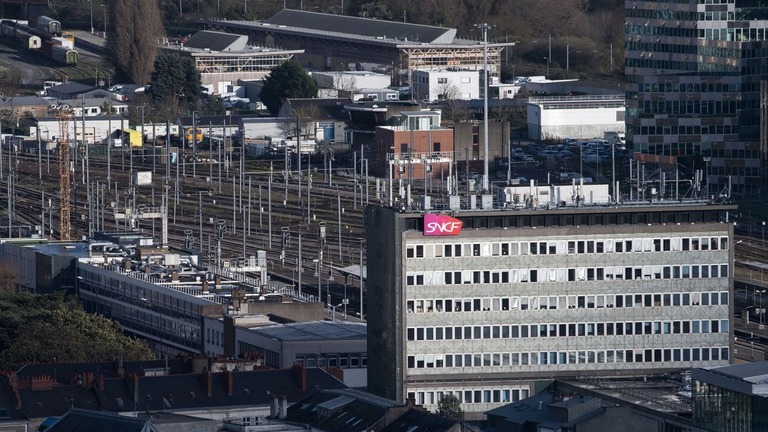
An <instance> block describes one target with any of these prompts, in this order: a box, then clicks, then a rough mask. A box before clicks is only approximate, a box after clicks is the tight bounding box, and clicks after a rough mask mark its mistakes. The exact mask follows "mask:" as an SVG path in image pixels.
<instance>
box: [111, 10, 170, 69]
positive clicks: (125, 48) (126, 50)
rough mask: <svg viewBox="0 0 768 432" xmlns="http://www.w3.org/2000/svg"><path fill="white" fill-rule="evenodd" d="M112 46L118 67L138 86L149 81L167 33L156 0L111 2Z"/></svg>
mask: <svg viewBox="0 0 768 432" xmlns="http://www.w3.org/2000/svg"><path fill="white" fill-rule="evenodd" d="M109 11H110V12H111V14H112V17H111V19H110V22H111V23H114V25H113V26H112V28H113V29H114V30H113V32H112V33H109V35H108V36H109V47H110V52H111V53H112V57H113V60H114V62H115V65H116V66H117V67H118V69H120V71H122V72H123V73H124V74H125V75H126V76H127V77H128V78H130V79H131V80H132V81H133V82H135V83H137V84H146V83H147V82H149V75H150V73H151V72H152V68H153V67H154V63H155V56H156V55H157V49H158V48H157V46H158V42H160V38H161V37H162V36H163V35H164V34H165V31H164V30H163V22H162V20H161V19H160V16H161V15H160V9H159V7H158V4H157V0H133V1H124V0H112V1H111V2H110V6H109Z"/></svg>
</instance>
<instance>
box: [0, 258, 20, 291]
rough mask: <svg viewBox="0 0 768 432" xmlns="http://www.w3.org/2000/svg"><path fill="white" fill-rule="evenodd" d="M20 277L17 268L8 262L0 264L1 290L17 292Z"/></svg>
mask: <svg viewBox="0 0 768 432" xmlns="http://www.w3.org/2000/svg"><path fill="white" fill-rule="evenodd" d="M18 277H19V274H18V272H17V271H16V269H15V268H13V267H12V266H10V265H8V264H5V263H4V264H0V292H4V293H15V292H16V281H17V279H18Z"/></svg>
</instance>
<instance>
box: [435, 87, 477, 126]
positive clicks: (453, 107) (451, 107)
mask: <svg viewBox="0 0 768 432" xmlns="http://www.w3.org/2000/svg"><path fill="white" fill-rule="evenodd" d="M436 90H437V98H438V99H439V100H440V101H442V105H443V108H444V110H443V113H444V114H445V116H446V118H448V119H450V120H452V121H454V122H458V121H461V120H466V118H467V116H468V114H469V111H468V110H466V109H464V107H465V105H464V104H463V103H462V101H461V89H459V86H457V85H456V84H454V83H451V82H446V83H442V84H438V85H437V87H436Z"/></svg>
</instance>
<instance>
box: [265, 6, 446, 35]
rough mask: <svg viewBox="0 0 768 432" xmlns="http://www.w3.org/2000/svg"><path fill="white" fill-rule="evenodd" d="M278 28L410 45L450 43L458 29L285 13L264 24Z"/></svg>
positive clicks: (306, 13)
mask: <svg viewBox="0 0 768 432" xmlns="http://www.w3.org/2000/svg"><path fill="white" fill-rule="evenodd" d="M264 22H266V23H269V24H271V25H275V26H281V25H282V26H290V27H297V28H303V29H308V30H319V31H327V32H335V33H343V34H351V35H356V36H367V37H372V38H377V37H386V38H387V39H398V40H402V41H409V42H426V43H451V42H453V39H454V37H455V35H456V29H452V28H445V27H433V26H426V25H421V24H410V23H404V22H399V21H384V20H376V19H370V18H359V17H352V16H346V15H333V14H323V13H318V12H307V11H300V10H293V9H282V10H280V11H278V12H277V13H276V14H274V15H272V16H271V17H270V18H269V19H268V20H266V21H264Z"/></svg>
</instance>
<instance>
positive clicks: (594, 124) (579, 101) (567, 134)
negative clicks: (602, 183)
mask: <svg viewBox="0 0 768 432" xmlns="http://www.w3.org/2000/svg"><path fill="white" fill-rule="evenodd" d="M625 111H626V109H625V107H624V96H623V95H589V96H541V97H531V98H529V99H528V139H532V140H537V141H538V140H549V139H554V140H561V139H564V138H595V137H599V138H602V137H603V134H604V133H605V131H616V130H620V131H623V130H624V113H625Z"/></svg>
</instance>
